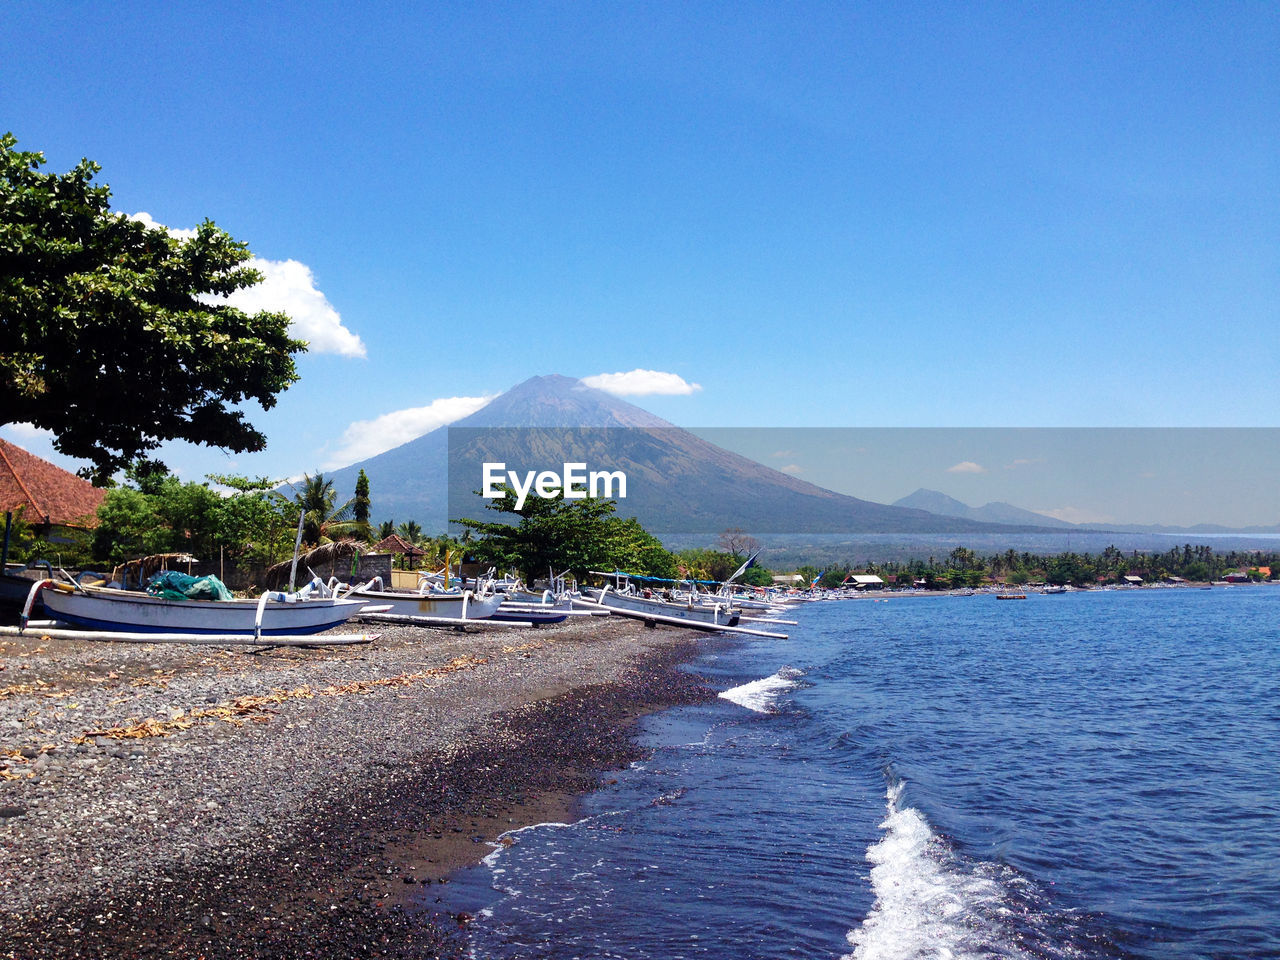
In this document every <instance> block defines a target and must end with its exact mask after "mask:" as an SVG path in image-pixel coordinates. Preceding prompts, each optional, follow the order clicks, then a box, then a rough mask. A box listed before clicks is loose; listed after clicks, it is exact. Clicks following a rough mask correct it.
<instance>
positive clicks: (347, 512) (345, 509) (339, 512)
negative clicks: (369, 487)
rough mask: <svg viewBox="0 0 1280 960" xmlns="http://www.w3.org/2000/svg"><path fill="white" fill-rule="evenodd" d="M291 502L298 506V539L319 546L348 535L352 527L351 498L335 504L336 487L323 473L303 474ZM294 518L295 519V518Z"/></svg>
mask: <svg viewBox="0 0 1280 960" xmlns="http://www.w3.org/2000/svg"><path fill="white" fill-rule="evenodd" d="M293 499H294V502H295V503H296V504H297V505H298V506H299V507H300V508H301V509H302V512H303V521H302V542H303V543H306V544H310V545H311V546H313V547H314V546H319V545H320V544H322V543H327V542H329V541H331V540H333V539H334V538H336V537H341V536H349V535H351V534H352V533H353V532H354V530H355V521H354V520H352V513H353V512H354V509H355V501H354V498H353V499H351V500H348V501H347V502H346V503H344V504H343V505H342V506H340V507H339V506H335V504H336V503H337V500H338V491H337V489H336V488H335V487H334V485H333V481H332V480H328V479H325V475H324V474H323V473H317V474H316V475H315V476H312V475H311V474H303V476H302V489H301V490H300V491H298V492H297V493H296V494H294V497H293ZM295 522H296V521H295Z"/></svg>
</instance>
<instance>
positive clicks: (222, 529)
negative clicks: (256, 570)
mask: <svg viewBox="0 0 1280 960" xmlns="http://www.w3.org/2000/svg"><path fill="white" fill-rule="evenodd" d="M209 480H211V481H212V482H213V483H216V484H218V485H219V486H221V487H224V488H226V489H227V491H228V492H227V494H226V495H225V496H222V497H220V498H219V500H218V503H217V505H216V507H215V511H216V520H215V527H216V531H217V533H216V538H217V543H218V546H219V547H220V548H222V549H225V551H226V552H227V555H228V556H230V557H232V558H233V559H234V558H244V559H248V560H253V561H258V562H261V563H266V564H268V565H270V564H273V563H275V562H277V561H278V560H280V559H281V557H283V556H285V555H287V554H288V553H289V552H291V551H292V550H293V537H294V533H295V531H296V530H297V529H298V512H297V507H296V505H295V504H294V503H293V502H292V501H290V500H289V499H288V498H287V497H285V496H282V495H281V494H280V493H279V492H277V491H276V490H275V489H274V488H275V486H276V484H275V483H274V482H273V481H271V480H268V479H267V478H266V477H258V478H256V479H250V478H248V477H240V476H234V475H231V476H227V475H219V474H211V475H210V476H209ZM210 559H212V557H210Z"/></svg>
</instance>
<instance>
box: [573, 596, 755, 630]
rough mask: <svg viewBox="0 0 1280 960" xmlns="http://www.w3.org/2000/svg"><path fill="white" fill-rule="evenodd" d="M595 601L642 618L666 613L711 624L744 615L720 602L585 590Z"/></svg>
mask: <svg viewBox="0 0 1280 960" xmlns="http://www.w3.org/2000/svg"><path fill="white" fill-rule="evenodd" d="M583 592H584V593H585V594H586V595H587V596H588V597H589V598H590V599H591V600H592V601H593V602H595V603H598V604H600V605H602V606H605V607H608V608H609V609H610V610H616V611H617V612H618V613H621V614H623V615H625V616H632V617H638V618H641V619H643V618H644V616H645V615H646V614H648V615H651V616H657V617H666V618H668V619H671V620H685V621H688V622H689V623H697V624H703V625H705V626H710V627H736V626H737V625H738V618H739V617H740V616H741V614H740V612H739V611H738V610H736V609H726V608H725V607H723V606H722V605H719V604H717V605H716V606H713V607H706V606H701V605H698V604H694V605H693V606H692V607H690V606H689V605H688V604H683V603H667V602H666V601H664V600H648V599H645V598H644V597H633V596H629V595H627V594H621V593H615V592H614V591H612V590H607V589H606V590H603V591H601V590H592V589H587V590H584V591H583Z"/></svg>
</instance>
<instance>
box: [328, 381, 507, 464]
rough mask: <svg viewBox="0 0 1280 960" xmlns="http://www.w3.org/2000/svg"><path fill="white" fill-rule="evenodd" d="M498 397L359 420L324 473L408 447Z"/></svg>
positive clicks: (443, 402) (444, 401)
mask: <svg viewBox="0 0 1280 960" xmlns="http://www.w3.org/2000/svg"><path fill="white" fill-rule="evenodd" d="M495 396H497V394H490V395H489V396H486V397H442V398H440V399H439V400H433V401H432V402H431V403H429V404H427V405H426V406H425V407H410V408H409V409H407V410H396V411H394V412H393V413H384V414H383V415H382V416H380V417H376V418H374V419H373V420H357V421H356V422H355V423H353V424H351V426H349V427H347V429H346V430H345V431H343V434H342V440H341V441H340V442H341V446H340V447H339V448H338V449H337V450H336V451H334V453H333V456H331V457H330V458H329V460H328V461H327V462H326V463H325V464H324V469H326V470H336V469H337V468H338V467H345V466H347V465H348V464H351V463H358V462H359V461H361V460H367V459H368V458H369V457H372V456H375V455H377V454H379V453H383V452H385V451H387V450H390V449H392V448H393V447H398V446H400V444H402V443H408V442H409V441H410V440H413V439H415V438H417V437H420V436H422V435H423V434H424V433H430V432H431V431H432V430H434V429H436V428H437V427H443V426H444V425H445V424H447V423H453V422H454V421H455V420H461V419H462V418H463V417H466V416H469V415H471V414H473V413H475V412H476V411H477V410H479V409H480V408H481V407H483V406H484V405H485V404H486V403H488V402H489V401H490V400H492V399H493V398H494V397H495Z"/></svg>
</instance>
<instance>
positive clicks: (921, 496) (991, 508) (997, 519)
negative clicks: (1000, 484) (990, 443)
mask: <svg viewBox="0 0 1280 960" xmlns="http://www.w3.org/2000/svg"><path fill="white" fill-rule="evenodd" d="M893 505H894V506H895V507H913V508H915V509H916V510H928V511H929V512H930V513H936V514H939V515H940V516H944V517H963V518H965V519H966V520H979V521H982V522H984V523H1008V524H1015V525H1022V526H1037V527H1053V528H1055V529H1058V528H1063V529H1066V528H1071V527H1074V526H1075V524H1073V523H1068V522H1067V521H1065V520H1059V519H1057V518H1056V517H1049V516H1046V515H1044V514H1042V513H1033V512H1032V511H1030V510H1023V509H1022V508H1021V507H1015V506H1013V505H1012V504H1009V503H1003V502H1001V501H998V500H997V501H993V502H991V503H988V504H985V505H983V506H981V507H971V506H969V505H968V504H967V503H961V502H960V501H959V500H956V499H955V498H954V497H949V496H947V495H946V494H945V493H940V492H939V491H937V490H926V489H925V488H924V487H921V488H920V489H919V490H917V491H916V492H915V493H912V494H908V495H907V496H905V497H903V498H902V499H901V500H895V501H894V502H893Z"/></svg>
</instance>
